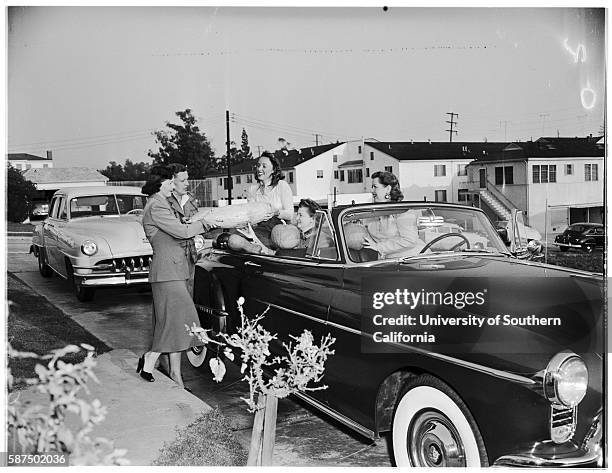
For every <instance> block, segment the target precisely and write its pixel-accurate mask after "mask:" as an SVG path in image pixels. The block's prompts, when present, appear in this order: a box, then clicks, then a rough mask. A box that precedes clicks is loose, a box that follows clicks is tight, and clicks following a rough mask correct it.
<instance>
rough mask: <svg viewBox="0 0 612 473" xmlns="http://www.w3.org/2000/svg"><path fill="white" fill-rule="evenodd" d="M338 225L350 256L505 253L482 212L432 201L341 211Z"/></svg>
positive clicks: (378, 257)
mask: <svg viewBox="0 0 612 473" xmlns="http://www.w3.org/2000/svg"><path fill="white" fill-rule="evenodd" d="M342 227H343V230H344V237H345V241H346V246H347V248H348V252H349V257H350V258H351V259H352V260H353V261H373V260H381V259H392V258H406V257H414V256H420V255H424V254H432V253H442V252H485V253H496V254H508V250H507V248H506V246H505V245H504V243H503V242H502V240H501V238H500V237H499V235H498V233H497V231H496V230H495V229H494V228H493V226H492V225H491V223H490V221H489V219H488V218H487V217H486V215H485V214H484V213H482V212H480V211H477V210H471V209H465V208H459V207H458V208H453V207H445V206H439V207H438V206H435V205H431V204H430V205H423V206H400V205H388V204H387V205H383V206H377V207H369V208H360V209H355V210H354V211H349V212H347V213H346V214H345V215H344V217H343V218H342Z"/></svg>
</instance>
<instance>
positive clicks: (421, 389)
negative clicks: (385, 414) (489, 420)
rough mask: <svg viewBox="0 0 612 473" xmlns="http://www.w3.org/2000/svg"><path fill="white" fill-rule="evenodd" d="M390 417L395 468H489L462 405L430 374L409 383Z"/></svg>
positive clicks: (484, 453) (462, 403)
mask: <svg viewBox="0 0 612 473" xmlns="http://www.w3.org/2000/svg"><path fill="white" fill-rule="evenodd" d="M403 392H404V394H403V395H402V396H401V398H400V401H399V402H398V404H397V406H396V408H395V414H394V416H393V452H394V457H395V463H396V465H397V466H412V467H482V466H488V460H487V455H486V449H485V446H484V442H483V440H482V437H481V435H480V432H479V430H478V427H477V425H476V422H475V421H474V418H473V417H472V415H471V413H470V412H469V410H468V409H467V407H466V405H465V403H464V402H463V401H462V400H461V398H460V397H459V396H458V395H457V393H455V392H454V391H453V390H452V389H451V388H450V387H449V386H448V385H446V384H445V383H444V382H442V381H441V380H439V379H438V378H435V377H433V376H430V375H422V376H418V377H416V378H414V379H412V380H410V381H409V382H408V383H407V384H406V386H405V387H404V389H403Z"/></svg>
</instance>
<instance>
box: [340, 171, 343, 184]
mask: <svg viewBox="0 0 612 473" xmlns="http://www.w3.org/2000/svg"><path fill="white" fill-rule="evenodd" d="M340 180H341V181H344V169H342V170H341V171H340Z"/></svg>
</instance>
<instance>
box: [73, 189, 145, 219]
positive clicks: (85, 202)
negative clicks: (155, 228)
mask: <svg viewBox="0 0 612 473" xmlns="http://www.w3.org/2000/svg"><path fill="white" fill-rule="evenodd" d="M144 199H145V197H144V196H142V195H130V194H111V195H86V196H80V197H73V198H72V199H70V218H82V217H97V216H101V215H102V216H110V215H115V216H116V215H125V214H128V213H132V214H138V213H140V212H141V211H142V209H144V204H145V200H144Z"/></svg>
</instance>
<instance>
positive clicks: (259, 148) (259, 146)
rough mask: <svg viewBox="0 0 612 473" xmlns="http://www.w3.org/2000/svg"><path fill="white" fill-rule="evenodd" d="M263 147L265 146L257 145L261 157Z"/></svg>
mask: <svg viewBox="0 0 612 473" xmlns="http://www.w3.org/2000/svg"><path fill="white" fill-rule="evenodd" d="M261 148H263V146H261V145H257V154H258V155H259V156H258V157H259V158H261Z"/></svg>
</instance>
